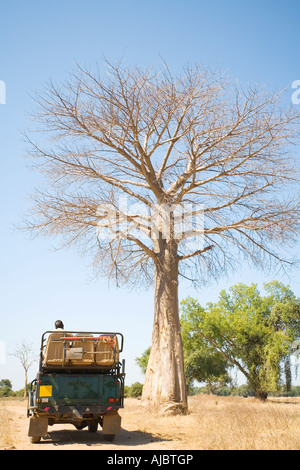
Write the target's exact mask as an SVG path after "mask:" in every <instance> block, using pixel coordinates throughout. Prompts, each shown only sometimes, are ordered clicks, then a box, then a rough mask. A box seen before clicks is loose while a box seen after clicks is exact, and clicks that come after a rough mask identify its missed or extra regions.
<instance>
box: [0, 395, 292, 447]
mask: <svg viewBox="0 0 300 470" xmlns="http://www.w3.org/2000/svg"><path fill="white" fill-rule="evenodd" d="M120 414H121V415H122V430H121V433H120V434H119V435H118V436H116V438H115V441H114V442H112V443H110V442H106V441H104V440H103V438H102V435H101V431H98V432H97V433H96V434H90V433H88V432H87V430H86V429H84V430H82V431H78V430H76V429H75V428H74V427H73V426H72V425H54V426H49V428H48V435H47V436H46V437H45V438H43V439H42V441H41V442H40V443H39V444H31V443H30V441H29V438H28V437H27V431H28V419H27V417H26V403H25V401H23V400H20V399H1V400H0V449H17V450H33V449H39V450H104V449H108V450H114V451H118V450H131V451H133V450H147V449H148V450H166V451H167V450H172V449H180V450H186V449H195V450H196V449H206V450H210V449H240V450H244V449H252V450H255V449H275V450H300V398H285V399H283V398H278V399H275V398H274V399H270V400H268V401H267V402H266V403H261V402H258V401H257V400H255V399H252V398H246V399H245V398H240V397H216V396H208V395H198V396H194V397H190V399H189V414H188V415H187V416H177V417H176V416H165V417H158V416H155V415H153V414H150V413H146V412H145V411H142V410H141V409H140V406H139V401H138V400H136V399H133V398H130V399H126V400H125V408H124V409H123V410H121V412H120Z"/></svg>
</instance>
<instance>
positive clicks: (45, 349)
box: [27, 330, 125, 443]
mask: <svg viewBox="0 0 300 470" xmlns="http://www.w3.org/2000/svg"><path fill="white" fill-rule="evenodd" d="M123 343H124V338H123V335H122V334H121V333H118V332H113V333H112V332H101V331H100V332H97V331H96V332H95V331H92V332H91V331H89V332H86V331H65V330H61V331H58V330H55V331H52V330H51V331H50V330H49V331H46V332H45V333H43V335H42V339H41V348H40V359H39V368H38V373H37V376H36V378H35V379H34V380H33V381H32V382H31V384H30V391H29V397H28V405H27V417H28V418H29V429H28V436H29V438H30V440H31V442H32V443H38V442H40V440H41V438H42V437H43V436H45V435H47V433H48V426H53V425H54V424H61V423H71V424H72V425H74V426H75V428H76V429H84V428H85V427H87V429H88V432H91V433H95V432H97V430H98V425H100V426H101V428H102V433H103V435H104V439H106V440H109V441H112V440H113V439H114V437H115V435H116V434H118V433H119V431H120V428H121V416H120V415H119V413H118V410H119V409H120V408H123V407H124V380H125V360H123V361H122V363H121V362H120V353H121V352H122V351H123Z"/></svg>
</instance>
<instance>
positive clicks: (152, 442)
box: [0, 400, 173, 450]
mask: <svg viewBox="0 0 300 470" xmlns="http://www.w3.org/2000/svg"><path fill="white" fill-rule="evenodd" d="M1 409H2V412H4V414H5V417H6V424H5V426H6V435H5V437H4V439H2V444H1V443H0V450H4V449H6V450H35V449H36V450H146V449H148V450H153V449H155V450H159V449H161V450H166V449H168V448H173V447H169V445H170V441H169V440H168V439H167V440H166V441H164V440H163V439H161V438H159V437H157V436H154V435H152V434H150V433H148V432H143V431H139V430H134V429H132V427H133V426H132V425H130V424H129V423H127V425H126V423H125V426H124V424H123V423H124V421H125V420H124V419H123V422H122V429H121V432H120V434H119V435H117V436H116V437H115V440H114V441H113V442H107V441H105V440H104V439H103V436H102V433H101V428H99V431H98V432H97V433H95V434H94V433H89V432H88V431H87V428H85V429H83V430H81V431H80V430H77V429H75V427H74V426H72V425H70V424H61V425H59V424H57V425H54V426H49V427H48V435H47V436H45V437H44V438H43V439H42V440H41V442H40V443H38V444H32V443H31V442H30V440H29V438H28V436H27V432H28V424H29V420H28V418H27V417H26V404H25V402H23V401H13V400H9V401H3V402H2V403H1ZM123 412H124V410H120V414H121V415H122V414H123ZM2 425H3V424H2ZM3 441H4V442H3ZM3 444H4V445H3Z"/></svg>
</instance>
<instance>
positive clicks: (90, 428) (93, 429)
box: [88, 421, 98, 432]
mask: <svg viewBox="0 0 300 470" xmlns="http://www.w3.org/2000/svg"><path fill="white" fill-rule="evenodd" d="M97 429H98V422H97V421H91V422H90V423H89V424H88V431H89V432H97Z"/></svg>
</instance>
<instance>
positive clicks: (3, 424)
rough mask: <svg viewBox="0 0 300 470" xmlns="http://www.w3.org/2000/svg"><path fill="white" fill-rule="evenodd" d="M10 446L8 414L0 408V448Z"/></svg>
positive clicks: (3, 408)
mask: <svg viewBox="0 0 300 470" xmlns="http://www.w3.org/2000/svg"><path fill="white" fill-rule="evenodd" d="M11 444H12V436H11V429H10V417H9V412H8V411H7V409H6V408H5V407H3V406H1V408H0V447H6V446H8V445H11Z"/></svg>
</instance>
